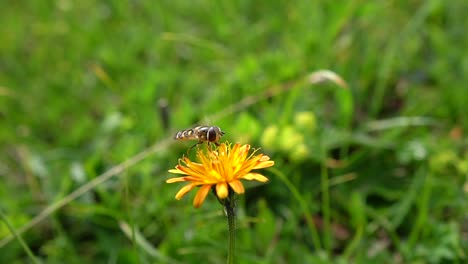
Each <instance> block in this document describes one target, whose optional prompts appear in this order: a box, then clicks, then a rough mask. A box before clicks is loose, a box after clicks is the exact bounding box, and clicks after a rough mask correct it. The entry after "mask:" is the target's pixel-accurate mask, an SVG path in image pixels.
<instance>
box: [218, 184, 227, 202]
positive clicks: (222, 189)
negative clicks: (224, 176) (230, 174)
mask: <svg viewBox="0 0 468 264" xmlns="http://www.w3.org/2000/svg"><path fill="white" fill-rule="evenodd" d="M216 194H217V195H218V197H219V199H226V197H227V196H228V188H227V184H226V182H220V183H218V184H216Z"/></svg>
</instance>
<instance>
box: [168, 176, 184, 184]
mask: <svg viewBox="0 0 468 264" xmlns="http://www.w3.org/2000/svg"><path fill="white" fill-rule="evenodd" d="M183 181H186V179H185V177H177V178H170V179H167V180H166V183H174V182H183Z"/></svg>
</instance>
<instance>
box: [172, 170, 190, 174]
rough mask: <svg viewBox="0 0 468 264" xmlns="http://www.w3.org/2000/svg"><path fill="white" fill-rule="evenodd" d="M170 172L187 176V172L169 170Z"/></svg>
mask: <svg viewBox="0 0 468 264" xmlns="http://www.w3.org/2000/svg"><path fill="white" fill-rule="evenodd" d="M168 172H170V173H175V174H187V173H185V172H183V171H181V170H179V169H170V170H168Z"/></svg>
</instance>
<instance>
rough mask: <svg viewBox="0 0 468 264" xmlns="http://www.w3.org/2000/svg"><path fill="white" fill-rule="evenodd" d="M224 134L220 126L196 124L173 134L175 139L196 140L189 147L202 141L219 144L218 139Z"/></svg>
mask: <svg viewBox="0 0 468 264" xmlns="http://www.w3.org/2000/svg"><path fill="white" fill-rule="evenodd" d="M223 135H224V132H223V131H221V128H219V127H217V126H196V127H194V128H189V129H184V130H181V131H179V132H177V133H176V134H175V136H174V139H176V140H198V143H197V144H195V145H193V146H192V147H191V148H190V149H192V148H193V147H195V146H196V145H198V144H202V143H205V142H206V143H214V144H215V145H216V146H219V143H218V141H219V140H220V139H221V137H222V136H223Z"/></svg>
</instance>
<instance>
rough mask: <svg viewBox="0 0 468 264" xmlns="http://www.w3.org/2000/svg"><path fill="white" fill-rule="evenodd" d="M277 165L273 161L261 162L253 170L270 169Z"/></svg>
mask: <svg viewBox="0 0 468 264" xmlns="http://www.w3.org/2000/svg"><path fill="white" fill-rule="evenodd" d="M273 165H275V162H274V161H272V160H266V161H260V162H259V163H258V164H257V165H255V166H254V167H253V170H256V169H263V168H268V167H271V166H273Z"/></svg>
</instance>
